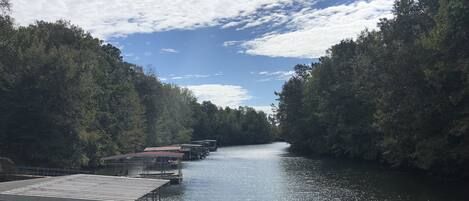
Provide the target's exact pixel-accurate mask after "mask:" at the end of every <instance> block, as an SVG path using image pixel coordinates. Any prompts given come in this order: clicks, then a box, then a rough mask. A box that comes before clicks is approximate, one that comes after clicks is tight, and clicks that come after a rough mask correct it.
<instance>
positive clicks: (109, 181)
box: [0, 174, 169, 201]
mask: <svg viewBox="0 0 469 201" xmlns="http://www.w3.org/2000/svg"><path fill="white" fill-rule="evenodd" d="M168 183H169V181H168V180H161V179H143V178H128V177H115V176H101V175H87V174H76V175H69V176H60V177H45V178H39V179H29V180H20V181H11V182H2V183H0V201H65V200H69V201H87V200H88V201H91V200H93V201H97V200H106V201H110V200H113V201H150V200H151V201H155V200H156V201H157V200H160V194H159V190H160V188H161V187H163V186H165V185H166V184H168Z"/></svg>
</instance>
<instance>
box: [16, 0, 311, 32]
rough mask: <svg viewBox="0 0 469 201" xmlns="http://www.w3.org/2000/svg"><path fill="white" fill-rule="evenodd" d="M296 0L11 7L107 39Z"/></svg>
mask: <svg viewBox="0 0 469 201" xmlns="http://www.w3.org/2000/svg"><path fill="white" fill-rule="evenodd" d="M293 1H297V0H249V1H246V0H198V1H187V0H158V1H156V0H153V1H152V0H146V1H134V0H93V1H82V0H80V1H78V0H34V1H31V0H12V4H13V8H12V10H13V16H14V17H15V18H16V19H17V22H18V23H20V24H22V25H26V24H29V23H32V22H34V21H36V20H45V21H56V20H59V19H66V20H70V21H71V22H72V23H73V24H76V25H79V26H80V27H83V28H84V29H85V30H87V31H90V32H91V33H92V34H93V35H94V36H96V37H99V38H102V39H106V38H110V37H119V36H126V35H129V34H133V33H151V32H159V31H167V30H177V29H185V30H191V29H196V28H201V27H209V26H217V25H224V24H226V23H229V22H230V21H233V20H237V19H238V18H242V17H245V16H251V15H254V14H256V13H257V11H258V10H259V9H263V8H266V9H269V8H271V6H270V5H272V4H281V5H285V4H290V3H291V2H293ZM298 1H303V0H298Z"/></svg>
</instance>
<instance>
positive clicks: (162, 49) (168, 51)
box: [160, 48, 179, 53]
mask: <svg viewBox="0 0 469 201" xmlns="http://www.w3.org/2000/svg"><path fill="white" fill-rule="evenodd" d="M160 52H161V53H179V51H178V50H176V49H172V48H161V49H160Z"/></svg>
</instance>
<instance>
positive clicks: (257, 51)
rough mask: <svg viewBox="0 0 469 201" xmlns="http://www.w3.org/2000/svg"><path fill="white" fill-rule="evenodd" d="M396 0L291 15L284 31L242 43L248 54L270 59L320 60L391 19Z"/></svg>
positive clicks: (376, 0)
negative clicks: (335, 47) (334, 47)
mask: <svg viewBox="0 0 469 201" xmlns="http://www.w3.org/2000/svg"><path fill="white" fill-rule="evenodd" d="M393 2H394V1H392V0H371V1H358V2H354V3H351V4H346V5H338V6H332V7H328V8H324V9H313V8H305V9H302V10H301V11H299V12H296V13H291V14H290V19H289V21H288V22H287V24H286V27H287V28H288V30H287V31H284V32H271V33H267V34H265V35H263V36H261V37H258V38H255V39H252V40H249V41H245V42H243V43H242V44H241V47H242V48H243V49H244V51H243V52H244V53H246V54H252V55H264V56H270V57H298V58H317V57H320V56H323V55H325V51H326V50H327V49H328V48H329V47H330V46H331V45H334V44H336V43H338V42H340V40H342V39H345V38H352V37H355V36H356V35H358V34H359V33H360V31H362V30H364V29H365V28H369V29H374V28H376V23H377V22H378V21H379V19H380V18H385V17H387V18H390V17H392V15H391V10H392V5H393Z"/></svg>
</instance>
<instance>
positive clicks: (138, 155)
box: [101, 151, 184, 161]
mask: <svg viewBox="0 0 469 201" xmlns="http://www.w3.org/2000/svg"><path fill="white" fill-rule="evenodd" d="M183 156H184V154H183V153H174V152H165V151H152V152H138V153H131V154H121V155H115V156H109V157H105V158H102V159H101V160H105V161H106V160H121V159H134V158H163V157H167V158H182V157H183Z"/></svg>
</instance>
